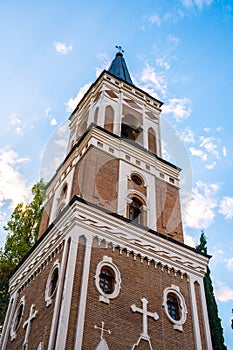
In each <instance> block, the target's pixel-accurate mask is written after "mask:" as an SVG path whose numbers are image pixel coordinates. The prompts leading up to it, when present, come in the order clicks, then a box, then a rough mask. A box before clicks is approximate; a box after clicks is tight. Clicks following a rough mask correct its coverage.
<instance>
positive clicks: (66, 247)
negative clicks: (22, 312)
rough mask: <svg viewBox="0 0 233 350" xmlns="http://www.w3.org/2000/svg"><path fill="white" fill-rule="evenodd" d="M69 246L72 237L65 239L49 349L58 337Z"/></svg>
mask: <svg viewBox="0 0 233 350" xmlns="http://www.w3.org/2000/svg"><path fill="white" fill-rule="evenodd" d="M69 247H70V239H69V237H68V238H67V239H66V240H65V244H64V250H63V256H62V262H61V268H60V276H59V282H58V287H57V294H56V301H55V305H54V311H53V319H52V325H51V331H50V338H49V345H48V350H52V349H54V342H55V339H56V334H57V332H56V330H57V325H58V317H59V312H60V307H61V298H62V293H63V286H64V279H65V274H66V264H67V259H68V255H69Z"/></svg>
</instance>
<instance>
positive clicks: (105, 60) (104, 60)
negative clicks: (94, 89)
mask: <svg viewBox="0 0 233 350" xmlns="http://www.w3.org/2000/svg"><path fill="white" fill-rule="evenodd" d="M97 58H98V59H99V61H100V62H101V66H100V67H96V69H95V76H96V78H98V77H99V76H100V74H101V73H102V72H103V70H105V69H106V70H108V68H109V67H110V64H111V62H112V61H111V60H110V59H109V57H108V56H107V55H106V54H105V53H100V54H98V55H97Z"/></svg>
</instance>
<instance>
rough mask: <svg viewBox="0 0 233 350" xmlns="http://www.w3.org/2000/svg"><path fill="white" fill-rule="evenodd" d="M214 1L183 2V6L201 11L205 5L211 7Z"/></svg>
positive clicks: (189, 0) (188, 0)
mask: <svg viewBox="0 0 233 350" xmlns="http://www.w3.org/2000/svg"><path fill="white" fill-rule="evenodd" d="M212 2H213V0H182V4H183V6H184V7H185V8H188V9H189V8H192V7H197V8H198V9H199V10H201V9H202V7H203V6H205V5H211V4H212Z"/></svg>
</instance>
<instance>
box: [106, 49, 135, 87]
mask: <svg viewBox="0 0 233 350" xmlns="http://www.w3.org/2000/svg"><path fill="white" fill-rule="evenodd" d="M108 72H109V73H111V74H112V75H115V76H116V77H117V78H120V79H122V80H124V81H126V82H127V83H129V84H131V85H133V82H132V80H131V78H130V75H129V71H128V68H127V65H126V63H125V59H124V57H123V53H122V52H121V51H119V52H117V53H116V56H115V58H114V60H113V61H112V63H111V65H110V67H109V69H108Z"/></svg>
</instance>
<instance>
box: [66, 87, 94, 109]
mask: <svg viewBox="0 0 233 350" xmlns="http://www.w3.org/2000/svg"><path fill="white" fill-rule="evenodd" d="M90 86H91V83H87V84H85V85H84V86H82V87H81V88H80V89H79V91H78V93H77V95H76V97H75V98H72V97H71V98H70V99H69V100H68V101H67V102H66V103H65V106H66V110H67V112H73V110H74V109H75V108H76V107H77V105H78V103H79V102H80V101H81V99H82V97H83V96H84V94H85V93H86V92H87V90H88V89H89V87H90Z"/></svg>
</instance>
